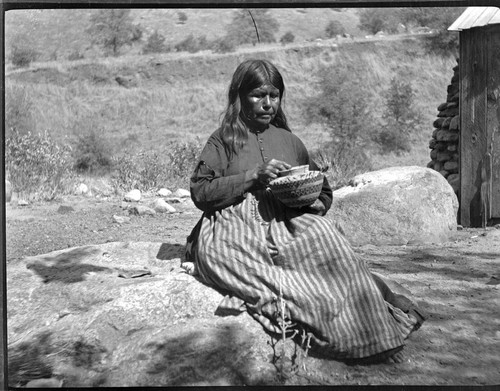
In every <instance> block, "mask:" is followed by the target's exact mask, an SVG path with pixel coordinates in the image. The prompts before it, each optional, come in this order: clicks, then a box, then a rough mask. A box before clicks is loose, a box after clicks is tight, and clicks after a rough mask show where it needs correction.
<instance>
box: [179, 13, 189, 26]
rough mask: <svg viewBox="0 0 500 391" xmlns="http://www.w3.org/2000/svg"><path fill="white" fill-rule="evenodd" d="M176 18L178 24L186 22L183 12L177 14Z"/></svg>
mask: <svg viewBox="0 0 500 391" xmlns="http://www.w3.org/2000/svg"><path fill="white" fill-rule="evenodd" d="M177 16H178V18H179V24H184V23H186V21H187V20H188V17H187V15H186V13H185V12H182V11H181V12H178V13H177Z"/></svg>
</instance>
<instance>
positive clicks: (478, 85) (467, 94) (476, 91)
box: [459, 29, 487, 227]
mask: <svg viewBox="0 0 500 391" xmlns="http://www.w3.org/2000/svg"><path fill="white" fill-rule="evenodd" d="M486 54H487V35H486V34H485V33H484V31H483V30H481V29H470V30H464V31H462V32H460V87H461V88H460V217H459V218H460V224H462V225H463V226H465V227H480V226H481V225H482V219H481V209H482V203H481V169H482V160H483V158H484V156H485V153H486V142H487V132H486V74H487V61H486Z"/></svg>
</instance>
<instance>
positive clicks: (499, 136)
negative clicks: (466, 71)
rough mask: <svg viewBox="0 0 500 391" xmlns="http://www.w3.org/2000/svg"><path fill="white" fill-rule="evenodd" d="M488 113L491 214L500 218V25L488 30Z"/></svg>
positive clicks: (495, 217)
mask: <svg viewBox="0 0 500 391" xmlns="http://www.w3.org/2000/svg"><path fill="white" fill-rule="evenodd" d="M488 33H489V36H490V38H489V40H488V53H489V56H488V57H489V59H488V80H487V83H488V85H487V88H488V94H487V99H488V100H487V104H488V106H487V115H486V121H487V124H486V127H487V129H488V144H489V146H488V149H489V150H490V153H491V162H492V168H491V215H490V218H492V219H500V25H495V26H491V28H490V29H489V30H488Z"/></svg>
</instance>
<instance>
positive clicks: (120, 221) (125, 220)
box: [113, 215, 130, 224]
mask: <svg viewBox="0 0 500 391" xmlns="http://www.w3.org/2000/svg"><path fill="white" fill-rule="evenodd" d="M113 220H114V221H115V223H118V224H125V223H129V222H130V217H128V216H119V215H113Z"/></svg>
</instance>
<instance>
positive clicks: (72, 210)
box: [57, 205, 75, 215]
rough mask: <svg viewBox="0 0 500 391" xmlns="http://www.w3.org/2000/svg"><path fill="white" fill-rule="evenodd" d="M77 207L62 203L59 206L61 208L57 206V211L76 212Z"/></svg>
mask: <svg viewBox="0 0 500 391" xmlns="http://www.w3.org/2000/svg"><path fill="white" fill-rule="evenodd" d="M74 211H75V209H74V208H73V207H72V206H68V205H61V206H59V208H57V213H60V214H63V215H64V214H67V213H71V212H74Z"/></svg>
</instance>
